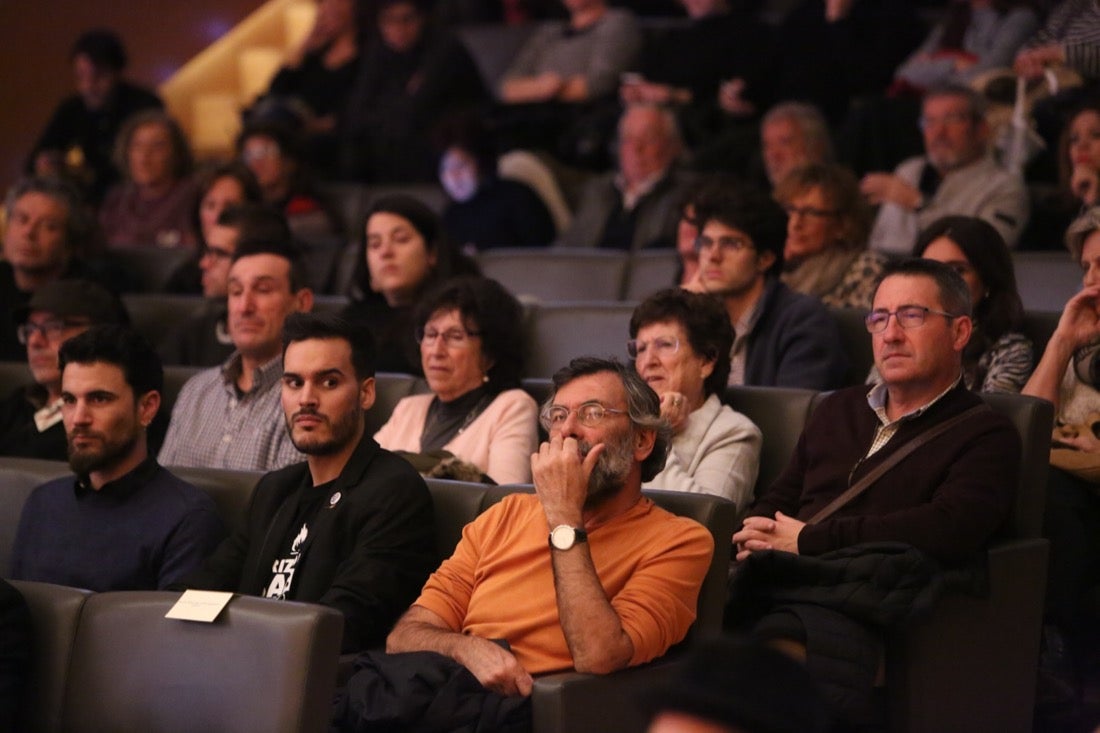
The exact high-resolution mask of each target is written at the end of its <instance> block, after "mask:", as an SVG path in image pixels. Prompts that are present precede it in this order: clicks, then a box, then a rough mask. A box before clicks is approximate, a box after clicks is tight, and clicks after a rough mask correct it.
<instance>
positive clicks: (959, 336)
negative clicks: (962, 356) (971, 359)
mask: <svg viewBox="0 0 1100 733" xmlns="http://www.w3.org/2000/svg"><path fill="white" fill-rule="evenodd" d="M951 330H952V337H953V338H954V343H953V344H952V346H953V347H954V349H955V351H957V352H959V353H962V350H963V349H965V348H966V345H967V344H968V343H970V336H971V334H972V333H973V332H974V322H973V321H972V320H971V319H970V316H957V317H956V318H955V320H954V323H952V324H951Z"/></svg>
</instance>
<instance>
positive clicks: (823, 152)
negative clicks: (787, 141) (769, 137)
mask: <svg viewBox="0 0 1100 733" xmlns="http://www.w3.org/2000/svg"><path fill="white" fill-rule="evenodd" d="M779 120H790V121H791V122H793V123H794V124H795V125H797V126H798V129H799V130H801V131H802V137H803V138H805V140H806V150H807V151H808V152H809V153H810V155H811V156H812V157H813V160H814V162H819V163H825V164H831V163H832V162H833V161H834V160H836V156H835V155H834V153H833V139H832V137H831V136H830V135H829V123H828V122H826V121H825V115H823V114H821V110H819V109H818V108H817V107H815V106H814V105H812V104H808V103H806V102H780V103H779V104H777V105H775V106H774V107H772V108H771V109H769V110H768V111H767V113H766V114H765V115H764V117H763V119H762V120H760V129H761V131H763V129H764V128H765V127H767V126H768V125H770V124H771V123H773V122H777V121H779Z"/></svg>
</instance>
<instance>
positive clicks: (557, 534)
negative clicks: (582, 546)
mask: <svg viewBox="0 0 1100 733" xmlns="http://www.w3.org/2000/svg"><path fill="white" fill-rule="evenodd" d="M576 541H577V532H576V530H574V529H573V528H572V527H570V526H568V525H565V524H560V525H558V526H557V527H554V529H553V530H552V531H551V532H550V544H552V545H553V546H554V547H556V548H557V549H559V550H568V549H569V548H570V547H572V546H573V545H574V543H575V542H576Z"/></svg>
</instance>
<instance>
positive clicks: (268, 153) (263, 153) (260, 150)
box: [241, 142, 283, 163]
mask: <svg viewBox="0 0 1100 733" xmlns="http://www.w3.org/2000/svg"><path fill="white" fill-rule="evenodd" d="M282 152H283V151H282V149H281V148H280V147H279V144H278V143H273V142H258V143H252V144H251V145H248V144H246V145H245V146H244V150H242V151H241V158H243V159H244V161H245V162H246V163H249V162H252V161H256V160H264V159H265V158H274V157H277V156H279V155H282Z"/></svg>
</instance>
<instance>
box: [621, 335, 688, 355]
mask: <svg viewBox="0 0 1100 733" xmlns="http://www.w3.org/2000/svg"><path fill="white" fill-rule="evenodd" d="M650 347H652V348H653V353H654V354H656V355H657V356H671V355H672V354H675V353H676V352H677V351H679V350H680V339H678V338H676V337H675V336H658V337H657V338H655V339H653V340H652V341H642V340H641V339H631V340H630V341H627V342H626V353H628V354H630V358H631V359H637V358H638V357H639V356H644V355H645V354H646V353H647V352H648V351H649V349H650Z"/></svg>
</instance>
